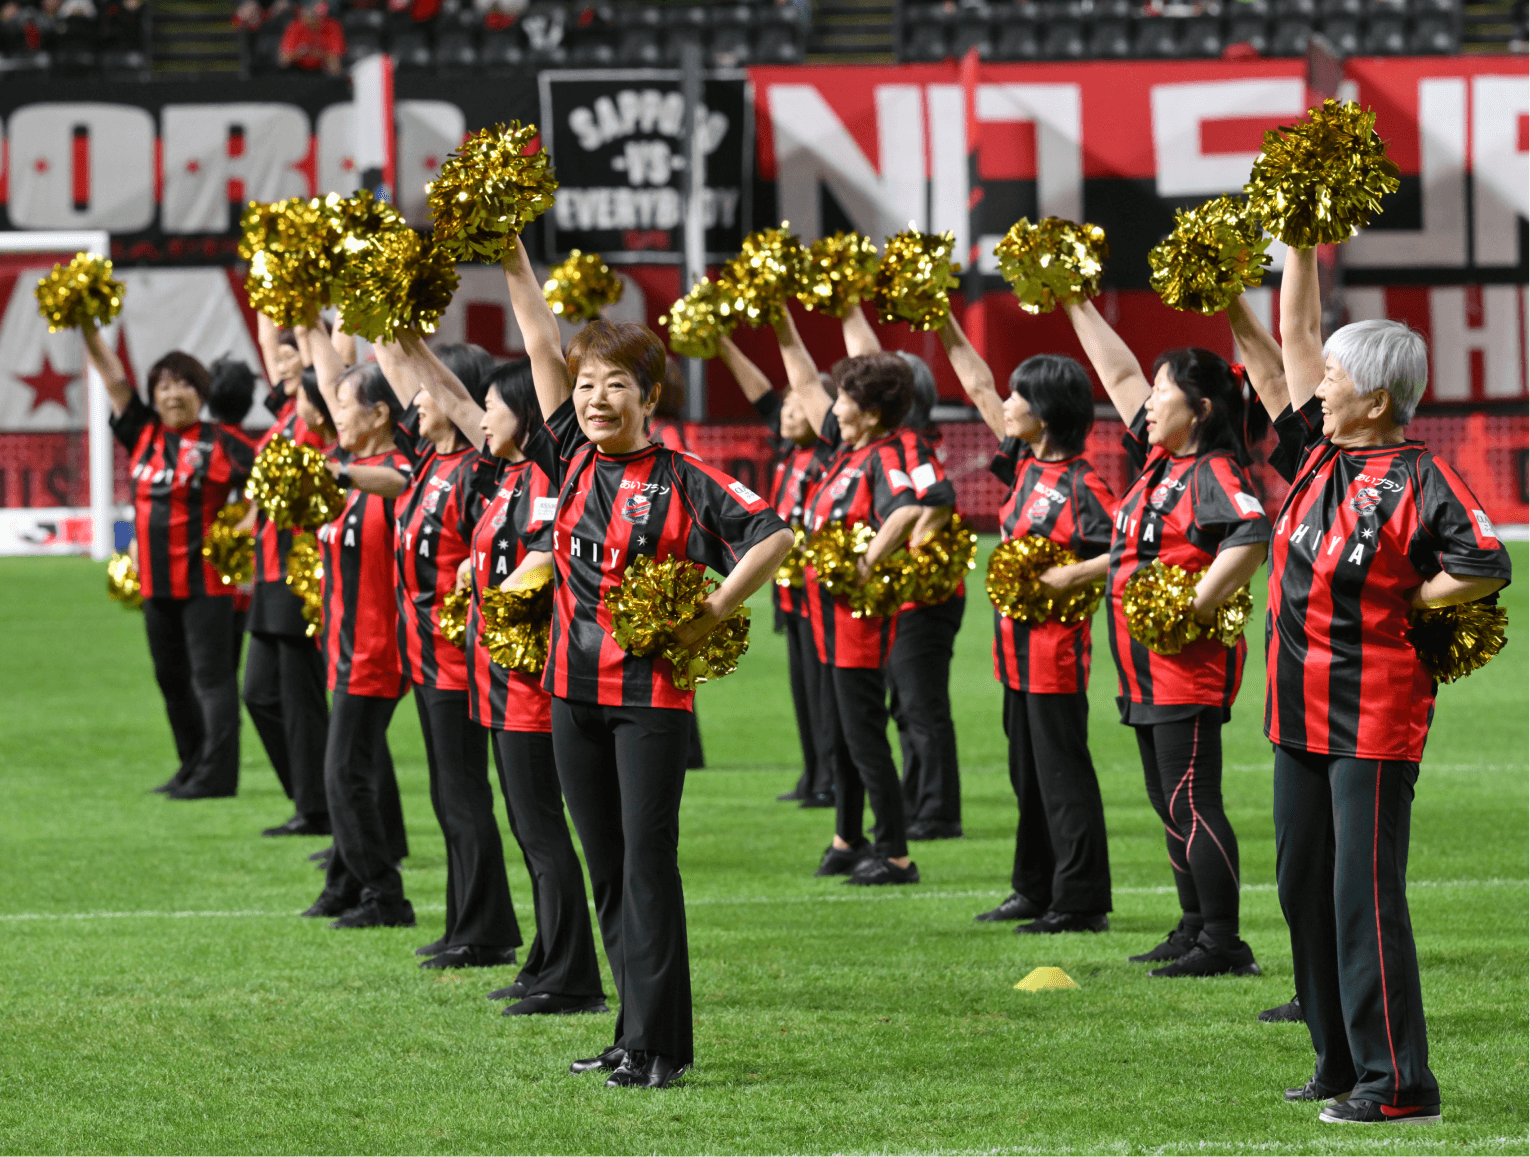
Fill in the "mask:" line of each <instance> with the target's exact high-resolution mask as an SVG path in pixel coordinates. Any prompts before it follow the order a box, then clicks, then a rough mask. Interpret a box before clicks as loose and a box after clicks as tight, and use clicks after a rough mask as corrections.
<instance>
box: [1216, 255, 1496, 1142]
mask: <svg viewBox="0 0 1530 1157" xmlns="http://www.w3.org/2000/svg"><path fill="white" fill-rule="evenodd" d="M1280 292H1281V296H1280V314H1281V316H1280V333H1281V343H1282V353H1283V361H1284V371H1285V372H1284V377H1283V378H1281V377H1279V376H1276V377H1274V378H1273V379H1271V378H1269V377H1265V378H1256V379H1255V384H1256V386H1258V388H1259V390H1260V395H1261V399H1262V400H1263V402H1264V404H1265V406H1266V408H1267V409H1269V411H1270V412H1271V414H1272V415H1273V416H1275V417H1276V422H1275V426H1276V430H1277V432H1278V434H1279V436H1280V447H1279V449H1278V450H1277V451H1276V452H1275V453H1274V454H1272V455H1271V457H1270V462H1271V464H1272V465H1273V466H1275V467H1276V469H1277V470H1279V471H1280V472H1281V473H1282V474H1284V475H1285V476H1286V478H1287V479H1289V480H1291V483H1292V485H1291V490H1290V493H1289V494H1288V495H1287V497H1286V500H1285V504H1284V506H1283V507H1282V508H1281V511H1280V514H1279V516H1278V517H1277V518H1276V520H1275V533H1274V537H1273V539H1272V541H1271V543H1270V602H1269V606H1270V610H1269V620H1268V625H1267V627H1266V636H1267V640H1268V641H1267V646H1266V663H1267V698H1266V702H1265V734H1266V735H1267V736H1268V737H1269V739H1270V741H1271V742H1272V743H1274V744H1275V842H1276V875H1277V879H1278V882H1279V889H1280V903H1281V908H1282V910H1283V911H1284V912H1285V917H1286V923H1287V924H1288V925H1289V927H1290V930H1291V955H1292V959H1293V964H1294V969H1295V973H1296V991H1297V996H1298V998H1299V999H1300V1001H1301V1007H1302V1010H1303V1012H1304V1013H1305V1015H1306V1021H1307V1027H1308V1030H1309V1031H1310V1032H1311V1034H1312V1043H1313V1047H1314V1048H1315V1050H1316V1052H1317V1066H1316V1071H1315V1072H1314V1074H1313V1076H1312V1079H1311V1080H1310V1081H1308V1082H1307V1083H1306V1084H1305V1085H1303V1086H1301V1087H1298V1088H1292V1089H1287V1090H1286V1098H1287V1100H1292V1101H1319V1102H1322V1103H1323V1105H1324V1108H1323V1110H1322V1115H1321V1119H1322V1120H1324V1121H1329V1122H1340V1123H1356V1124H1384V1123H1388V1122H1418V1121H1438V1120H1439V1119H1440V1090H1439V1085H1438V1084H1437V1083H1436V1082H1435V1079H1434V1075H1433V1074H1432V1073H1431V1072H1430V1071H1429V1063H1428V1042H1427V1039H1426V1035H1425V1028H1424V1010H1423V1000H1422V996H1421V994H1420V990H1419V972H1418V956H1417V953H1416V951H1415V949H1414V944H1413V929H1412V925H1411V923H1410V922H1409V918H1408V903H1407V896H1406V893H1405V887H1404V885H1405V879H1406V874H1407V865H1408V829H1409V820H1410V811H1411V806H1412V802H1413V792H1414V787H1415V785H1416V783H1417V781H1418V772H1419V761H1420V759H1422V757H1423V754H1424V742H1425V740H1426V739H1427V737H1428V733H1429V723H1430V720H1431V718H1432V717H1433V714H1434V698H1435V690H1436V688H1435V684H1434V681H1433V680H1432V679H1431V678H1430V675H1429V672H1428V671H1427V670H1426V669H1425V668H1424V665H1423V664H1422V663H1421V662H1420V661H1419V658H1418V655H1417V653H1416V652H1415V651H1414V649H1413V646H1412V644H1411V643H1410V642H1409V639H1408V629H1409V619H1410V614H1411V613H1412V612H1413V611H1415V610H1421V609H1424V608H1434V607H1446V606H1452V605H1455V604H1458V603H1466V602H1472V601H1475V600H1479V599H1483V598H1488V597H1491V596H1492V595H1493V594H1494V592H1496V591H1497V590H1498V589H1499V588H1500V587H1502V586H1504V585H1505V583H1507V582H1508V580H1509V577H1510V571H1509V558H1508V555H1507V553H1506V552H1505V551H1504V548H1503V544H1502V543H1501V542H1500V541H1499V539H1498V537H1497V535H1496V533H1495V531H1494V529H1493V524H1492V523H1491V522H1490V521H1489V520H1488V517H1487V515H1486V514H1484V513H1483V510H1482V504H1481V503H1480V502H1478V501H1477V499H1476V497H1475V496H1473V494H1472V492H1471V491H1470V490H1469V489H1468V488H1467V486H1466V484H1465V483H1464V482H1462V480H1461V478H1460V476H1459V475H1457V474H1456V472H1455V471H1454V470H1452V469H1451V468H1450V467H1449V466H1447V465H1446V464H1445V463H1444V462H1442V461H1440V460H1439V459H1438V458H1437V457H1436V456H1435V455H1434V454H1433V453H1432V452H1431V451H1430V450H1429V449H1428V448H1426V447H1425V446H1424V444H1423V443H1422V442H1418V441H1412V440H1409V439H1408V438H1407V436H1406V434H1405V432H1404V427H1406V426H1407V424H1408V423H1409V421H1411V420H1412V418H1413V414H1414V411H1415V409H1416V408H1417V406H1418V402H1419V399H1420V398H1421V397H1422V396H1423V393H1424V389H1425V386H1426V385H1427V383H1428V376H1429V357H1428V350H1427V349H1426V348H1425V346H1424V342H1423V339H1422V338H1420V337H1419V336H1418V334H1416V333H1414V332H1413V331H1412V330H1410V329H1409V328H1408V327H1407V326H1406V325H1403V324H1402V323H1400V322H1395V321H1362V322H1356V323H1354V324H1352V325H1347V326H1345V327H1343V328H1342V329H1340V330H1338V331H1336V332H1335V333H1334V334H1333V335H1332V336H1331V337H1330V338H1329V339H1328V341H1327V342H1326V343H1324V341H1323V339H1322V335H1321V328H1320V320H1321V312H1322V311H1321V304H1320V301H1319V293H1318V280H1317V262H1316V259H1315V256H1314V254H1313V252H1312V251H1311V250H1296V249H1293V250H1291V251H1290V254H1289V255H1288V257H1287V261H1286V267H1285V272H1284V274H1283V278H1282V283H1281V291H1280ZM1248 316H1251V315H1248ZM1237 320H1238V319H1234V327H1235V329H1237V328H1238V324H1237ZM1242 320H1243V321H1244V323H1245V327H1246V326H1247V322H1248V317H1247V316H1245V317H1243V319H1242ZM1239 336H1240V340H1241V339H1243V338H1244V336H1245V335H1244V334H1243V333H1241V332H1240V335H1239ZM1265 340H1266V341H1268V336H1267V335H1265Z"/></svg>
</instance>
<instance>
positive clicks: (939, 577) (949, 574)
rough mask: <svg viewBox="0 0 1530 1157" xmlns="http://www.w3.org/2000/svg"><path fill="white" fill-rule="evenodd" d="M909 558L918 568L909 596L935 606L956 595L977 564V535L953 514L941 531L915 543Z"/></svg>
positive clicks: (961, 519) (958, 516)
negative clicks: (969, 572)
mask: <svg viewBox="0 0 1530 1157" xmlns="http://www.w3.org/2000/svg"><path fill="white" fill-rule="evenodd" d="M909 557H910V559H911V560H912V565H913V568H914V589H913V592H912V593H911V594H910V596H909V597H910V598H911V599H912V600H913V601H914V602H916V603H924V604H926V605H928V606H934V605H936V604H938V603H943V602H945V601H946V600H947V599H949V598H951V597H952V596H953V595H955V594H956V591H957V588H958V587H960V586H961V584H962V583H963V582H964V581H965V580H966V578H967V572H968V571H969V570H972V569H973V568H974V567H976V566H977V535H976V534H974V533H973V532H972V528H971V527H970V526H968V525H967V523H966V521H965V520H964V519H963V518H962V516H961V515H960V514H953V515H951V517H950V519H949V520H947V522H946V524H945V525H944V526H942V527H941V528H940V529H939V530H937V531H935V532H934V533H933V534H931V535H928V536H927V537H926V538H925V539H924V540H923V541H922V542H918V543H915V544H914V546H913V548H912V549H911V550H910V551H909Z"/></svg>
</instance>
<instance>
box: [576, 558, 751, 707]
mask: <svg viewBox="0 0 1530 1157" xmlns="http://www.w3.org/2000/svg"><path fill="white" fill-rule="evenodd" d="M716 586H717V583H716V581H715V580H714V579H709V578H707V577H706V575H705V573H704V572H703V571H702V569H701V567H699V566H697V565H696V564H695V563H693V562H691V561H690V560H689V559H686V558H682V557H679V556H671V557H670V558H666V559H663V560H662V561H661V560H658V559H653V558H650V557H649V556H648V555H645V554H640V555H638V556H637V557H636V558H634V559H633V560H632V561H631V562H630V563H628V564H627V570H626V573H625V574H623V575H622V581H621V585H620V586H618V587H615V588H614V589H612V590H609V591H607V592H606V610H608V611H609V612H610V613H611V637H612V638H614V639H615V640H616V645H617V646H618V647H620V648H621V649H622V650H624V651H626V652H627V653H628V654H629V655H637V656H640V657H646V656H650V655H652V656H656V657H658V658H663V659H668V660H669V662H670V664H671V665H672V666H673V667H674V674H673V681H674V684H675V687H676V688H678V689H679V690H681V691H691V690H694V689H695V687H696V685H697V684H698V683H705V682H707V681H708V680H709V679H721V678H722V677H723V676H724V675H729V674H732V673H733V672H734V671H736V670H738V661H739V659H740V658H741V657H742V656H743V654H744V652H745V651H747V650H748V649H749V608H748V607H740V608H739V609H738V610H736V611H734V612H733V614H731V615H729V616H728V618H726V619H724V620H723V621H722V622H721V623H719V624H718V625H717V627H716V629H715V630H713V631H712V633H711V634H709V635H708V636H707V637H706V638H705V639H704V640H703V641H702V644H701V648H700V650H698V651H697V652H695V653H694V654H691V653H689V652H687V651H686V650H685V649H684V648H682V647H681V646H680V644H679V642H678V641H677V640H676V639H675V634H674V633H675V630H676V628H678V627H681V626H683V625H684V624H686V623H688V622H690V621H691V620H692V619H694V618H697V617H698V616H699V615H701V613H702V604H703V603H704V602H705V601H706V597H707V595H709V594H711V593H712V591H713V590H714V589H716Z"/></svg>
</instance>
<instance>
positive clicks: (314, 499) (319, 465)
mask: <svg viewBox="0 0 1530 1157" xmlns="http://www.w3.org/2000/svg"><path fill="white" fill-rule="evenodd" d="M327 461H328V459H326V458H325V457H324V454H323V452H322V451H320V450H319V449H317V448H316V447H313V446H306V445H301V444H299V443H296V442H293V441H292V440H291V439H290V438H272V439H271V441H269V442H267V443H266V448H265V449H264V450H262V451H261V452H260V453H259V454H258V455H256V457H255V465H254V466H253V467H251V469H250V479H249V481H248V482H247V483H246V484H245V488H244V492H245V494H246V495H247V496H249V498H250V499H251V500H252V501H253V502H254V503H255V505H256V506H258V507H260V509H261V510H263V511H265V514H266V517H267V518H269V519H270V520H271V521H272V522H274V523H276V525H277V528H278V529H280V530H287V529H289V528H291V527H297V528H298V529H300V530H317V529H319V527H321V526H323V525H324V524H325V523H326V522H333V521H334V520H335V519H337V518H339V517H340V512H341V511H342V510H344V509H345V495H344V493H342V491H341V490H340V486H339V484H338V483H337V482H336V481H335V479H334V476H333V475H332V474H330V472H329V467H328V466H327V465H326V463H327Z"/></svg>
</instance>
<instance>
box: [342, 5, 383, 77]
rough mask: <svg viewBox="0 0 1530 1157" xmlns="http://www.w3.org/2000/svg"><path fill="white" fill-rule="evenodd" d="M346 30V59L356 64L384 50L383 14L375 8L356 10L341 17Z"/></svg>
mask: <svg viewBox="0 0 1530 1157" xmlns="http://www.w3.org/2000/svg"><path fill="white" fill-rule="evenodd" d="M340 24H341V26H342V27H343V28H344V29H345V59H346V62H347V63H350V64H354V63H355V62H356V61H358V60H360V59H361V58H362V57H365V56H372V55H375V54H376V53H379V52H381V51H382V50H383V14H382V13H381V12H378V11H377V10H376V9H374V8H364V9H355V10H352V11H350V12H346V13H345V14H344V15H342V16H341V17H340Z"/></svg>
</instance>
